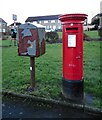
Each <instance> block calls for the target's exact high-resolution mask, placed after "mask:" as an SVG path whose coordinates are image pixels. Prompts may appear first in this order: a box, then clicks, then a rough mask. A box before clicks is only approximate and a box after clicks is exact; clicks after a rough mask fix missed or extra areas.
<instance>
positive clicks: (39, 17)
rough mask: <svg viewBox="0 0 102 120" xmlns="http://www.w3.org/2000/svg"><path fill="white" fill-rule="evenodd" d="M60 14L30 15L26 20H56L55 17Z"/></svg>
mask: <svg viewBox="0 0 102 120" xmlns="http://www.w3.org/2000/svg"><path fill="white" fill-rule="evenodd" d="M58 16H59V15H47V16H35V17H28V18H27V19H26V21H25V22H33V21H40V20H55V19H58Z"/></svg>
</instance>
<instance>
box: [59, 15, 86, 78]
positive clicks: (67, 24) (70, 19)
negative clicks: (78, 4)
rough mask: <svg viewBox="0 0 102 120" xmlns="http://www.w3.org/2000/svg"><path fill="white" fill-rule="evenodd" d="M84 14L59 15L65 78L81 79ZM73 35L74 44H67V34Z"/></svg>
mask: <svg viewBox="0 0 102 120" xmlns="http://www.w3.org/2000/svg"><path fill="white" fill-rule="evenodd" d="M86 16H87V15H85V14H67V15H63V16H60V17H59V19H60V20H61V22H62V24H63V78H64V79H66V80H82V79H83V22H84V20H85V19H86ZM70 35H71V36H72V37H73V36H74V37H75V41H76V45H75V46H74V47H73V46H71V47H69V46H68V44H69V43H68V42H69V36H70Z"/></svg>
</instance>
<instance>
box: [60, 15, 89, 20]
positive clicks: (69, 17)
mask: <svg viewBox="0 0 102 120" xmlns="http://www.w3.org/2000/svg"><path fill="white" fill-rule="evenodd" d="M87 16H88V15H87V14H80V13H78V14H76V13H75V14H65V15H61V16H59V20H61V21H62V22H66V21H69V20H70V21H71V20H77V21H84V20H85V19H87Z"/></svg>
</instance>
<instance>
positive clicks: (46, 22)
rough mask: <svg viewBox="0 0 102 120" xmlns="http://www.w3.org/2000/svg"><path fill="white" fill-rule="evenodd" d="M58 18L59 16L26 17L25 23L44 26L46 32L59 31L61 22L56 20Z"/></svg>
mask: <svg viewBox="0 0 102 120" xmlns="http://www.w3.org/2000/svg"><path fill="white" fill-rule="evenodd" d="M58 17H59V15H48V16H35V17H28V18H27V19H26V21H25V22H36V23H38V24H41V25H43V26H45V29H46V30H49V29H53V30H58V29H61V22H60V21H59V20H58Z"/></svg>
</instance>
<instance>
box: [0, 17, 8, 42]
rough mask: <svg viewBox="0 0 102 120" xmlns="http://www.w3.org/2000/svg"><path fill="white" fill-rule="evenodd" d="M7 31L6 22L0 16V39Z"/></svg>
mask: <svg viewBox="0 0 102 120" xmlns="http://www.w3.org/2000/svg"><path fill="white" fill-rule="evenodd" d="M6 33H7V22H5V21H4V20H3V19H2V18H0V40H2V39H3V38H4V35H5V34H6Z"/></svg>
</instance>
